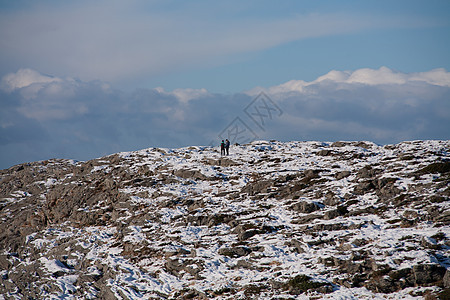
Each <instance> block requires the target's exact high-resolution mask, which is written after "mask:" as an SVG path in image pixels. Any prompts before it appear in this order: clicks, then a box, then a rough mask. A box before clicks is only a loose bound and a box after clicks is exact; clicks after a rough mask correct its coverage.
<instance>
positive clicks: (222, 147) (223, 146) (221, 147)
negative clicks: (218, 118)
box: [220, 140, 225, 155]
mask: <svg viewBox="0 0 450 300" xmlns="http://www.w3.org/2000/svg"><path fill="white" fill-rule="evenodd" d="M220 155H225V142H224V141H223V140H222V143H220Z"/></svg>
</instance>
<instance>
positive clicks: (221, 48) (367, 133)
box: [0, 0, 450, 168]
mask: <svg viewBox="0 0 450 300" xmlns="http://www.w3.org/2000/svg"><path fill="white" fill-rule="evenodd" d="M448 53H450V2H449V1H277V2H275V1H226V2H225V1H222V2H219V1H160V0H157V1H144V0H132V1H117V0H113V1H22V0H18V1H3V0H0V79H1V85H0V101H1V105H2V112H0V154H1V155H0V156H1V157H2V158H1V161H0V168H2V167H3V168H4V167H8V166H10V165H12V164H16V163H20V162H24V161H31V160H39V159H46V158H50V157H61V158H75V159H88V158H92V157H96V156H100V155H104V154H108V153H113V152H117V151H123V150H134V149H139V148H144V147H150V146H167V147H178V146H185V145H189V144H209V143H210V142H211V141H214V140H215V139H217V138H218V133H221V132H222V129H223V128H226V126H227V124H230V122H232V120H234V118H235V117H239V118H240V120H244V121H245V117H246V115H245V114H243V113H242V110H243V108H244V107H245V106H246V104H245V103H251V101H252V100H254V97H256V96H257V95H258V93H257V92H255V91H261V90H264V91H266V93H267V94H268V96H269V97H271V98H273V99H276V101H277V102H276V103H278V104H279V105H281V104H284V105H285V108H284V110H283V111H285V114H284V115H283V118H286V119H285V121H286V120H289V122H288V121H286V123H283V124H282V122H281V119H280V120H275V119H274V120H271V121H273V122H272V125H271V126H272V127H271V128H270V129H269V128H267V129H266V130H262V131H261V130H260V132H257V133H256V135H257V136H258V138H262V139H270V138H273V139H280V140H292V139H299V140H303V139H309V140H310V139H316V140H317V139H321V140H336V139H366V140H372V141H375V142H379V143H389V142H398V141H401V140H405V139H417V138H420V139H424V138H433V139H448V138H449V136H450V133H449V131H448V130H446V129H443V128H450V126H447V124H450V121H449V116H448V115H447V113H449V114H450V112H448V110H447V108H448V105H449V104H448V101H449V100H448V99H450V98H449V92H448V88H449V85H450V84H447V80H448V76H449V75H448V71H449V70H450V55H448ZM384 67H386V68H387V69H385V68H384ZM436 69H439V70H440V71H435V70H436ZM333 71H336V72H338V73H332V74H334V75H336V74H340V75H339V76H340V77H339V78H335V77H333V76H331V75H329V76H328V77H327V75H326V74H328V73H329V72H333ZM339 72H343V73H339ZM352 74H353V75H352ZM321 76H325V77H326V78H327V79H328V82H329V81H331V82H334V85H333V86H330V85H329V84H325V83H324V81H321V80H318V79H319V78H321ZM346 76H349V77H348V78H347V77H346ZM344 77H345V79H343V78H344ZM385 77H386V78H389V79H392V80H393V82H387V81H380V79H382V78H385ZM355 78H356V79H355ZM292 80H294V81H299V82H300V81H305V82H307V83H308V85H307V86H304V87H303V88H301V89H298V86H303V83H299V82H297V83H296V84H294V83H291V84H290V85H288V86H285V85H283V84H285V83H286V82H289V81H292ZM392 84H395V87H396V88H395V89H393V88H392V86H391V85H392ZM277 87H278V88H277ZM312 90H314V93H315V94H316V95H318V96H315V98H314V99H316V98H317V97H319V96H320V97H319V98H317V99H316V100H314V101H315V102H314V105H313V106H311V105H312V104H313V102H310V101H313V100H311V99H312V98H311V91H312ZM342 90H345V91H348V94H346V97H347V98H346V100H344V99H340V98H339V97H337V98H339V99H337V98H336V97H334V96H333V95H336V93H338V91H342ZM250 91H252V92H250ZM280 91H281V92H280ZM287 91H289V93H288V92H287ZM369 91H370V92H371V93H373V95H381V96H380V97H381V98H379V100H375V98H374V99H372V97H367V96H366V95H365V93H367V92H369ZM388 91H389V92H388ZM419 91H428V92H429V94H426V95H424V94H423V93H422V92H419ZM305 93H306V94H305ZM338 94H339V93H338ZM293 95H294V96H293ZM366 98H369V100H364V99H366ZM411 98H413V99H415V100H414V101H412V100H411ZM348 99H352V101H355V102H354V103H353V102H352V103H349V102H348V101H349V100H348ZM370 99H371V100H370ZM377 99H378V98H377ZM392 99H396V100H395V101H397V102H396V103H395V105H392V106H391V107H395V108H396V109H403V108H405V107H406V106H407V107H408V109H406V110H405V111H407V112H408V113H409V114H405V115H391V114H389V113H387V112H386V111H385V110H383V109H381V108H380V109H379V110H377V109H375V110H374V109H373V107H374V105H375V102H373V101H380V102H381V103H391V101H393V100H392ZM425 99H427V100H425ZM274 101H275V100H274ZM292 101H294V102H295V103H293V102H292ZM364 101H366V102H364ZM386 101H387V102H386ZM420 101H422V102H420ZM424 101H428V102H424ZM318 103H322V105H324V106H322V107H320V108H318V107H317V105H318ZM336 103H340V105H341V106H336V109H335V112H334V113H333V112H331V115H330V113H328V114H323V113H321V112H320V111H321V110H320V109H322V110H324V111H325V110H326V109H327V108H328V107H329V106H330V105H331V106H332V107H335V104H336ZM355 103H357V104H358V107H359V111H355V112H354V113H355V114H356V115H355V117H353V119H352V118H351V117H350V116H348V115H345V116H344V114H343V112H342V110H341V109H342V107H347V108H348V109H350V107H355ZM361 103H365V104H366V106H359V105H360V104H361ZM411 103H414V105H412V104H411ZM426 103H428V104H429V106H423V105H425V104H426ZM430 103H432V104H431V105H430ZM302 105H303V106H302ZM405 105H406V106H405ZM140 106H141V109H139V108H140ZM375 106H376V105H375ZM143 107H147V109H143ZM287 107H289V108H290V109H292V111H289V112H286V109H287ZM424 107H427V109H424ZM118 108H120V109H118ZM280 108H281V109H283V107H282V106H280ZM306 108H307V109H306ZM413 108H414V109H413ZM419 109H420V110H421V113H420V114H419V112H418V111H417V110H419ZM369 110H370V111H371V112H372V114H371V116H370V118H369V119H370V120H371V123H370V124H369V123H367V122H368V121H367V120H369V119H367V120H362V119H359V118H358V117H357V115H364V114H365V113H366V112H367V111H369ZM301 111H309V112H310V114H311V115H315V117H314V119H312V117H311V115H310V116H304V115H302V113H301ZM185 112H189V113H190V115H189V116H188V117H186V116H184V115H183V113H185ZM381 114H383V115H381ZM299 116H301V117H299ZM386 116H391V118H392V119H386ZM288 117H291V118H288ZM413 117H414V118H416V119H415V120H419V121H420V122H419V121H417V122H416V123H415V124H422V125H421V126H418V127H414V126H412V125H411V126H412V127H414V128H415V129H414V130H412V129H410V128H404V126H399V124H400V123H401V124H409V123H408V120H407V119H406V118H409V119H411V118H413ZM399 118H400V119H399ZM401 118H404V119H401ZM114 120H120V122H114ZM330 120H334V121H335V122H338V121H339V122H347V123H346V125H345V126H344V124H343V123H339V124H340V125H336V124H334V125H333V124H332V123H330ZM399 120H400V121H404V122H403V123H402V122H400V123H399ZM437 120H439V122H440V123H437ZM377 122H378V123H377ZM311 124H315V125H314V126H313V125H311ZM350 124H353V125H350ZM386 124H391V127H390V128H386ZM439 124H440V125H439ZM297 126H299V127H300V126H301V127H302V129H303V131H302V132H301V133H299V131H298V130H297V131H295V130H294V131H291V130H290V129H291V128H296V127H297ZM335 126H338V127H339V126H341V127H339V128H342V130H341V131H339V132H336V130H334V129H333V128H335ZM411 126H409V127H411ZM445 126H447V127H445ZM305 128H308V130H306V129H305ZM358 128H360V129H362V128H364V129H365V130H357V129H358ZM305 130H306V131H305ZM288 132H289V133H288ZM87 143H88V144H89V145H88V146H86V144H87ZM28 148H30V149H33V150H27V149H28Z"/></svg>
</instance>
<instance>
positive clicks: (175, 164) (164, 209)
mask: <svg viewBox="0 0 450 300" xmlns="http://www.w3.org/2000/svg"><path fill="white" fill-rule="evenodd" d="M449 146H450V141H414V142H404V143H400V144H396V145H386V146H378V145H375V144H373V143H370V142H336V143H321V142H289V143H281V142H276V141H271V142H265V141H258V142H253V143H251V144H248V145H243V146H234V147H232V149H231V150H232V151H231V152H232V153H231V155H230V156H228V157H221V156H220V155H219V153H218V151H217V150H216V149H212V148H208V147H189V148H181V149H157V148H151V149H145V150H141V151H136V152H127V153H119V154H115V155H111V156H107V157H103V158H100V159H96V160H91V161H87V162H75V161H70V160H48V161H41V162H35V163H28V164H22V165H17V166H14V167H12V168H10V169H7V170H2V171H0V180H1V181H0V222H1V225H0V226H1V230H0V251H1V253H0V272H1V273H0V275H1V277H0V281H1V284H0V294H1V295H0V299H94V298H95V299H193V298H195V299H203V298H204V299H209V298H216V299H293V298H298V299H303V298H304V299H309V298H315V299H319V298H324V299H359V298H361V297H368V298H379V299H385V298H389V299H396V298H398V299H400V298H405V297H409V298H415V297H417V298H418V299H420V298H428V299H436V298H439V297H440V298H441V299H446V297H448V296H449V295H450V293H449V291H450V290H449V288H450V271H449V267H450V259H449V249H450V242H449V236H450V230H449V224H450V210H449V206H450V205H449V196H450V188H449V179H450V153H449ZM447 299H448V298H447Z"/></svg>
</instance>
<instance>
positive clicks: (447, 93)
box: [0, 67, 450, 168]
mask: <svg viewBox="0 0 450 300" xmlns="http://www.w3.org/2000/svg"><path fill="white" fill-rule="evenodd" d="M0 87H1V88H0V102H1V103H0V105H1V107H2V109H1V110H0V168H7V167H10V166H11V165H14V164H17V163H22V162H26V161H35V160H44V159H49V158H55V157H57V158H73V159H78V160H86V159H90V158H95V157H99V156H102V155H106V154H110V153H115V152H119V151H126V150H136V149H142V148H147V147H179V146H187V145H209V144H210V143H211V142H212V143H213V144H216V143H218V139H219V138H222V137H223V134H227V133H229V132H230V131H227V130H228V129H233V128H237V127H236V126H235V125H236V124H237V125H239V124H240V126H241V128H246V129H248V130H249V132H251V133H252V134H253V136H252V138H260V139H277V140H282V141H285V140H322V141H336V140H371V141H374V142H377V143H382V144H384V143H395V142H399V141H403V140H414V139H449V138H450V130H449V128H450V73H449V72H447V71H446V70H444V69H435V70H431V71H428V72H421V73H409V74H406V73H401V72H396V71H393V70H391V69H389V68H386V67H382V68H380V69H359V70H355V71H331V72H329V73H328V74H326V75H324V76H321V77H319V78H317V79H316V80H314V81H311V82H305V81H301V80H299V81H289V82H287V83H284V84H281V85H279V86H274V87H269V88H255V89H253V90H251V91H247V92H244V93H236V94H232V95H229V94H227V95H224V94H215V93H211V92H208V91H207V90H205V89H178V90H174V91H165V90H163V89H161V88H156V89H138V90H135V91H134V92H131V93H130V92H124V91H121V90H117V89H114V88H112V87H111V86H109V85H107V84H105V83H103V82H100V81H80V80H75V79H72V78H58V77H54V76H51V75H44V74H41V73H39V72H37V71H35V70H30V69H21V70H19V71H17V72H16V73H11V74H7V75H5V76H3V78H2V80H1V83H0ZM261 91H263V92H264V93H265V94H263V95H265V96H266V97H267V98H268V99H269V100H267V101H266V102H267V103H273V104H274V105H276V107H277V108H278V109H279V111H276V110H273V112H274V113H273V115H271V116H270V118H268V117H267V116H268V113H269V114H270V111H269V110H268V109H266V110H264V109H265V108H264V107H263V105H262V102H257V101H256V102H255V101H253V100H255V98H256V99H258V98H257V97H258V96H259V95H261V94H260V92H261ZM252 101H253V102H252ZM270 101H271V102H270ZM249 108H250V109H256V110H257V111H259V112H260V115H259V116H257V117H256V118H253V119H252V118H251V117H250V116H251V115H249V114H246V112H249V111H250V110H249ZM246 109H247V110H246ZM275 112H276V114H275ZM262 115H265V116H266V117H265V122H264V124H263V126H260V125H261V124H257V122H258V120H263V119H262V117H261V116H262ZM254 116H256V115H254ZM258 118H259V119H258ZM236 120H237V121H238V122H237V123H234V122H235V121H236ZM220 135H221V136H220ZM219 136H220V137H219Z"/></svg>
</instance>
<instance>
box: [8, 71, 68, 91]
mask: <svg viewBox="0 0 450 300" xmlns="http://www.w3.org/2000/svg"><path fill="white" fill-rule="evenodd" d="M61 81H62V80H61V79H60V78H57V77H52V76H47V75H42V74H40V73H39V72H36V71H34V70H31V69H20V70H18V71H17V72H16V73H10V74H7V75H5V76H3V78H2V81H1V85H0V87H1V88H2V89H3V90H5V91H7V92H12V91H14V90H16V89H21V88H24V87H28V86H31V85H35V84H47V83H50V82H61Z"/></svg>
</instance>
